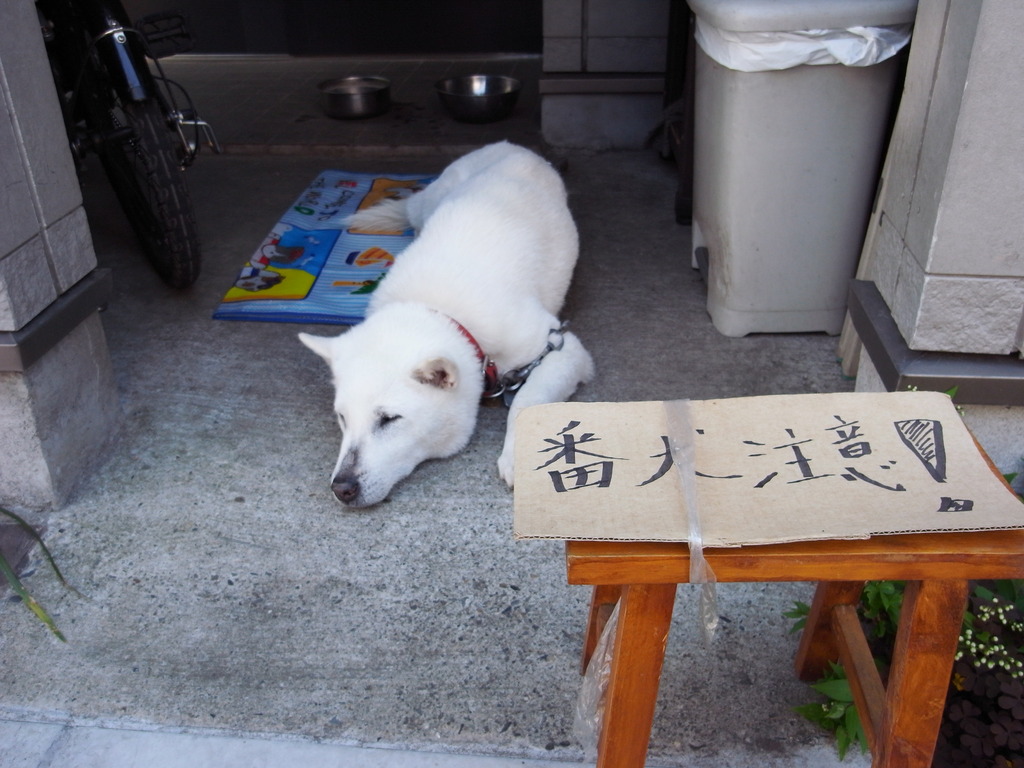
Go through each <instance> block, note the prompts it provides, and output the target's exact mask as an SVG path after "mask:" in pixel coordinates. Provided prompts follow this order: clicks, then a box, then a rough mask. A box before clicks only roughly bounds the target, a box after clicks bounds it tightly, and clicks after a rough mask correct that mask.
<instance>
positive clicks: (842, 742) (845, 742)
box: [836, 725, 850, 760]
mask: <svg viewBox="0 0 1024 768" xmlns="http://www.w3.org/2000/svg"><path fill="white" fill-rule="evenodd" d="M849 748H850V734H849V733H847V732H846V728H844V727H843V726H841V725H840V726H839V727H838V728H836V751H837V752H838V753H839V759H840V760H845V759H846V751H847V750H848V749H849Z"/></svg>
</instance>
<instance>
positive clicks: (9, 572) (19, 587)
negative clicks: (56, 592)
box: [0, 554, 67, 643]
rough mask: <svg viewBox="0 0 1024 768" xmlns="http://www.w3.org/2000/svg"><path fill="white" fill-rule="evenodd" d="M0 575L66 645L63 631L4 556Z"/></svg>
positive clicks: (0, 557) (0, 563) (0, 562)
mask: <svg viewBox="0 0 1024 768" xmlns="http://www.w3.org/2000/svg"><path fill="white" fill-rule="evenodd" d="M0 573H2V574H3V575H4V577H5V578H6V579H7V583H8V584H10V585H11V589H13V590H14V591H15V592H16V593H17V595H18V597H20V598H21V600H22V602H23V603H25V607H26V608H28V609H29V610H30V611H32V613H34V614H35V615H36V617H37V618H38V619H39V620H40V621H41V622H43V624H45V625H46V626H47V627H48V628H49V630H50V631H51V632H52V633H53V634H54V635H56V637H57V639H58V640H61V641H63V642H65V643H66V642H67V640H66V639H65V637H64V635H62V634H61V631H60V630H59V629H57V625H56V623H54V621H53V619H51V618H50V614H48V613H47V612H46V611H45V610H44V609H43V606H41V605H40V604H39V603H38V602H37V601H36V599H35V598H34V597H32V595H30V594H29V592H28V590H27V589H25V585H24V584H22V583H21V579H19V578H18V575H17V574H16V573H15V572H14V569H12V568H11V566H10V564H9V563H8V562H7V558H6V557H4V556H3V555H2V554H0Z"/></svg>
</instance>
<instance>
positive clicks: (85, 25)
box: [36, 0, 220, 168]
mask: <svg viewBox="0 0 1024 768" xmlns="http://www.w3.org/2000/svg"><path fill="white" fill-rule="evenodd" d="M36 6H37V7H38V9H39V10H40V12H41V15H42V16H43V18H44V19H45V20H46V21H48V22H49V23H50V34H51V35H52V37H51V38H49V39H48V40H47V48H48V50H49V52H50V54H51V56H53V57H54V58H55V59H56V60H57V62H58V64H59V67H58V70H59V77H58V79H59V80H61V81H62V82H63V86H64V88H65V90H66V91H67V92H70V93H71V98H70V102H69V104H68V105H67V108H66V111H65V121H66V123H67V127H68V134H69V136H72V135H74V134H75V133H76V131H75V125H76V124H77V123H78V122H79V121H80V120H82V119H83V118H84V117H85V115H84V114H83V111H82V109H81V107H80V103H79V94H80V91H81V89H82V88H83V87H85V88H89V87H91V86H90V85H89V83H88V77H87V71H88V70H89V68H90V66H91V61H92V59H93V56H94V55H95V56H96V57H98V58H99V60H100V62H101V63H102V64H103V67H104V69H105V70H106V72H107V74H108V76H109V78H110V85H111V87H112V88H113V89H114V90H115V91H116V92H117V94H118V96H119V97H120V98H121V99H122V101H124V102H126V103H127V102H142V101H146V100H147V99H154V100H155V101H156V102H157V103H158V104H159V105H160V109H161V110H162V111H163V113H164V114H165V115H166V116H167V120H168V124H169V125H170V124H173V125H174V128H175V131H176V133H177V135H178V138H179V140H180V142H181V146H182V160H181V166H182V167H183V168H184V167H186V166H188V165H190V164H191V163H192V161H193V159H194V158H195V155H196V152H197V151H198V145H199V132H202V134H203V136H204V138H205V140H206V143H208V144H209V145H210V146H211V147H212V148H213V151H214V152H220V145H219V144H218V143H217V140H216V137H215V136H214V135H213V131H212V129H211V128H210V126H209V125H208V124H206V123H205V122H204V121H203V120H201V119H200V118H199V117H198V116H197V115H196V114H195V110H194V109H191V108H189V109H187V110H182V109H179V108H178V106H177V104H176V103H175V102H174V97H173V95H171V94H170V92H169V90H167V88H168V87H169V86H168V85H167V83H168V82H169V81H167V79H166V78H164V77H162V70H160V65H159V62H156V56H152V55H150V53H149V47H148V43H147V39H146V36H145V35H144V34H143V33H142V32H140V31H139V30H138V29H136V28H135V27H133V26H132V23H131V20H130V19H129V17H128V14H127V12H126V11H125V10H124V7H123V6H122V5H121V3H120V0H36ZM83 31H84V34H83ZM147 56H149V57H150V58H152V59H153V61H154V63H156V66H157V69H158V70H159V71H160V74H161V77H160V81H161V82H163V83H164V86H163V87H161V85H160V84H159V83H158V82H157V78H156V77H154V75H153V73H152V72H151V71H150V68H149V64H148V62H147ZM179 88H180V86H179ZM186 98H187V94H186ZM186 127H188V128H190V129H192V130H194V131H195V138H194V139H190V138H189V137H188V136H186V133H185V128H186ZM111 138H113V139H117V138H119V137H116V136H115V137H104V136H100V137H95V136H94V137H91V140H92V141H95V140H99V141H104V140H108V139H111ZM89 144H90V142H89V141H73V142H72V148H73V151H74V152H75V153H76V155H79V156H80V155H81V154H83V153H84V152H85V151H87V150H88V149H89V148H90V147H89Z"/></svg>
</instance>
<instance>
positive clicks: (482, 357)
mask: <svg viewBox="0 0 1024 768" xmlns="http://www.w3.org/2000/svg"><path fill="white" fill-rule="evenodd" d="M448 319H449V320H451V321H452V322H453V323H455V327H456V328H458V330H459V333H461V334H462V335H463V336H465V337H466V339H467V340H468V341H469V343H470V344H472V345H473V349H475V350H476V357H477V360H479V361H480V369H481V373H482V374H483V377H484V391H483V394H482V395H481V397H497V396H498V395H500V394H501V393H502V391H503V390H504V389H505V387H504V385H503V384H502V383H501V376H499V375H498V366H497V364H496V363H495V362H494V361H493V360H491V358H489V357H488V356H487V355H486V353H484V350H483V347H481V346H480V343H479V342H478V341H477V340H476V339H475V338H474V337H473V334H472V333H470V332H469V331H468V330H467V329H466V326H464V325H463V324H462V323H460V322H459V321H458V320H456V319H455V318H454V317H449V318H448Z"/></svg>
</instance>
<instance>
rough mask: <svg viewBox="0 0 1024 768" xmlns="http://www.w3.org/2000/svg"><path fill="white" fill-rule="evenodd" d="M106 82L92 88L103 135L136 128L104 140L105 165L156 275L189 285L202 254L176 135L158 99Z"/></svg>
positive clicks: (94, 116)
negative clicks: (134, 97) (132, 96)
mask: <svg viewBox="0 0 1024 768" xmlns="http://www.w3.org/2000/svg"><path fill="white" fill-rule="evenodd" d="M103 80H104V78H103V77H101V76H97V77H95V82H96V84H97V87H96V88H92V89H90V92H91V93H92V98H90V99H89V100H88V101H89V103H88V105H87V106H86V109H87V110H88V113H89V122H90V123H91V127H92V128H93V130H95V131H96V132H97V133H98V134H99V135H101V136H109V135H110V134H112V133H113V132H114V131H117V130H118V129H124V128H129V129H131V130H130V135H129V136H127V137H126V138H123V139H121V140H116V139H108V140H105V141H101V142H99V145H98V146H97V151H98V154H99V156H100V161H101V163H102V164H103V169H104V171H105V172H106V175H107V178H108V179H109V180H110V184H111V186H112V187H113V189H114V193H115V194H116V196H117V199H118V201H119V202H120V204H121V207H122V208H123V209H124V212H125V214H126V215H127V217H128V221H129V223H130V224H131V227H132V229H133V230H134V231H135V234H136V236H137V237H138V239H139V242H140V243H141V245H142V248H143V251H144V252H145V254H146V257H147V258H148V259H149V262H150V264H152V266H153V268H154V269H155V270H156V272H157V274H158V275H159V276H160V278H161V279H162V280H163V281H164V282H165V283H166V284H167V285H169V286H171V287H172V288H187V287H188V286H190V285H192V283H194V282H195V281H196V279H197V278H198V277H199V270H200V265H201V262H202V256H201V252H200V248H199V235H198V231H197V227H196V221H195V214H194V212H193V209H192V201H191V197H190V195H189V192H188V185H187V184H186V181H185V174H184V171H183V170H182V169H181V166H180V156H181V149H180V145H179V140H178V138H177V135H176V134H174V133H172V128H171V126H170V125H169V124H168V122H167V119H166V117H165V115H164V113H163V109H162V108H161V106H160V104H159V103H158V102H157V101H156V100H155V99H153V98H150V99H146V100H145V101H127V102H125V101H122V100H121V99H120V98H119V97H118V95H117V93H116V92H115V91H114V90H113V89H112V88H110V87H109V86H105V85H103Z"/></svg>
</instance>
